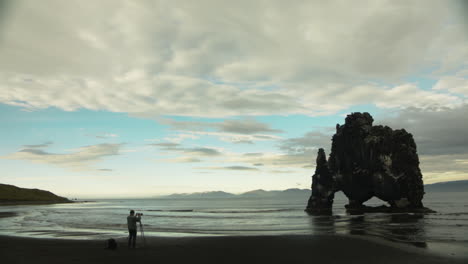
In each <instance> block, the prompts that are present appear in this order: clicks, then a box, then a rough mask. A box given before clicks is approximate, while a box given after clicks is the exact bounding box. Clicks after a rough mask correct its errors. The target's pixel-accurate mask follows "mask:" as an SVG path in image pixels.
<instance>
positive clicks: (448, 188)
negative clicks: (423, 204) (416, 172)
mask: <svg viewBox="0 0 468 264" xmlns="http://www.w3.org/2000/svg"><path fill="white" fill-rule="evenodd" d="M424 190H425V191H426V192H468V180H465V181H449V182H438V183H433V184H427V185H424Z"/></svg>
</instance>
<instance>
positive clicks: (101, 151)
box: [0, 144, 121, 170]
mask: <svg viewBox="0 0 468 264" xmlns="http://www.w3.org/2000/svg"><path fill="white" fill-rule="evenodd" d="M34 146H35V147H33V148H31V145H27V146H25V147H27V148H24V149H22V150H20V151H18V152H15V153H12V154H9V155H7V156H3V157H0V158H2V159H16V160H28V161H31V162H34V163H42V164H53V165H56V166H59V167H64V168H68V169H72V170H90V169H93V167H92V166H93V165H94V164H95V163H96V162H98V161H100V160H102V159H103V158H105V157H108V156H114V155H118V154H119V150H120V148H121V144H98V145H91V146H85V147H81V148H78V149H75V150H71V151H70V152H69V153H51V152H47V151H44V150H43V149H42V148H43V147H47V146H48V144H42V145H34ZM105 170H107V169H105Z"/></svg>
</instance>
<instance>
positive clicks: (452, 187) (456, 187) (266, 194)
mask: <svg viewBox="0 0 468 264" xmlns="http://www.w3.org/2000/svg"><path fill="white" fill-rule="evenodd" d="M424 190H425V191H426V192H468V180H467V181H451V182H440V183H434V184H426V185H424ZM310 194H311V190H310V189H297V188H292V189H287V190H282V191H279V190H277V191H265V190H262V189H259V190H253V191H249V192H245V193H241V194H233V193H228V192H223V191H213V192H198V193H175V194H171V195H164V196H156V197H155V198H159V199H216V198H217V199H228V198H273V197H274V198H283V197H284V198H287V197H300V196H303V197H306V198H308V197H309V196H310Z"/></svg>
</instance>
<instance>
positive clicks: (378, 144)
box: [306, 113, 424, 212]
mask: <svg viewBox="0 0 468 264" xmlns="http://www.w3.org/2000/svg"><path fill="white" fill-rule="evenodd" d="M373 121H374V119H373V118H372V116H371V115H370V114H369V113H352V114H350V115H348V116H347V117H346V119H345V124H344V125H339V124H337V125H336V133H335V134H334V135H333V138H332V146H331V153H330V156H329V158H328V159H327V158H326V154H325V151H324V150H323V149H319V151H318V154H317V160H316V163H317V166H316V169H315V173H314V175H313V176H312V195H311V197H310V199H309V202H308V204H307V208H306V211H308V212H328V211H331V208H332V205H333V199H334V194H335V192H337V191H343V193H344V194H345V195H346V197H347V198H348V200H349V204H348V205H347V206H346V208H347V209H349V210H354V209H366V207H365V206H364V205H363V203H364V202H365V201H367V200H369V199H370V198H372V197H377V198H379V199H381V200H383V201H386V202H388V203H389V205H390V207H385V210H418V209H423V208H424V207H423V204H422V199H423V196H424V185H423V181H422V174H421V170H420V169H419V158H418V154H417V149H416V143H415V142H414V139H413V136H412V135H411V134H410V133H408V132H406V131H405V130H404V129H397V130H393V129H391V128H390V127H388V126H373V124H372V123H373ZM367 209H369V208H367ZM381 209H384V208H381Z"/></svg>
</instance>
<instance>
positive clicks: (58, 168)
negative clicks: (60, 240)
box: [0, 0, 468, 198]
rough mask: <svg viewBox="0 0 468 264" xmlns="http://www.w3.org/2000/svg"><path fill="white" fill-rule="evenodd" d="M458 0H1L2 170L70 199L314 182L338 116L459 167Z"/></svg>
mask: <svg viewBox="0 0 468 264" xmlns="http://www.w3.org/2000/svg"><path fill="white" fill-rule="evenodd" d="M467 13H468V1H431V0H421V1H380V0H373V1H361V0H358V1H260V0H259V1H202V0H200V1H177V0H171V1H142V0H141V1H133V0H131V1H120V0H112V1H53V0H44V1H33V0H29V1H5V0H0V122H1V129H0V168H1V173H0V182H1V183H5V184H13V185H17V186H20V187H25V188H40V189H46V190H50V191H53V192H54V193H56V194H59V195H62V196H66V197H69V198H74V197H78V198H87V197H95V198H102V197H148V196H153V195H161V194H169V193H185V192H203V191H214V190H222V191H227V192H233V193H240V192H245V191H249V190H253V189H266V190H281V189H287V188H310V184H311V175H312V174H313V173H314V169H315V158H316V153H317V150H318V148H320V147H322V148H324V149H325V151H326V153H327V155H328V154H329V149H330V143H331V136H332V135H333V133H334V129H335V125H336V124H337V123H339V124H343V123H344V118H345V117H346V115H347V114H350V113H352V112H364V111H366V112H369V113H371V115H372V116H373V117H374V120H375V122H374V124H381V125H389V126H390V127H392V128H394V129H399V128H405V129H406V130H407V131H408V132H410V133H412V134H413V136H414V139H415V141H416V144H417V146H418V154H419V157H420V161H421V164H420V166H421V170H422V173H423V177H424V178H423V179H424V182H425V183H426V184H427V183H435V182H443V181H451V180H462V179H468V16H467V15H466V14H467Z"/></svg>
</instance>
